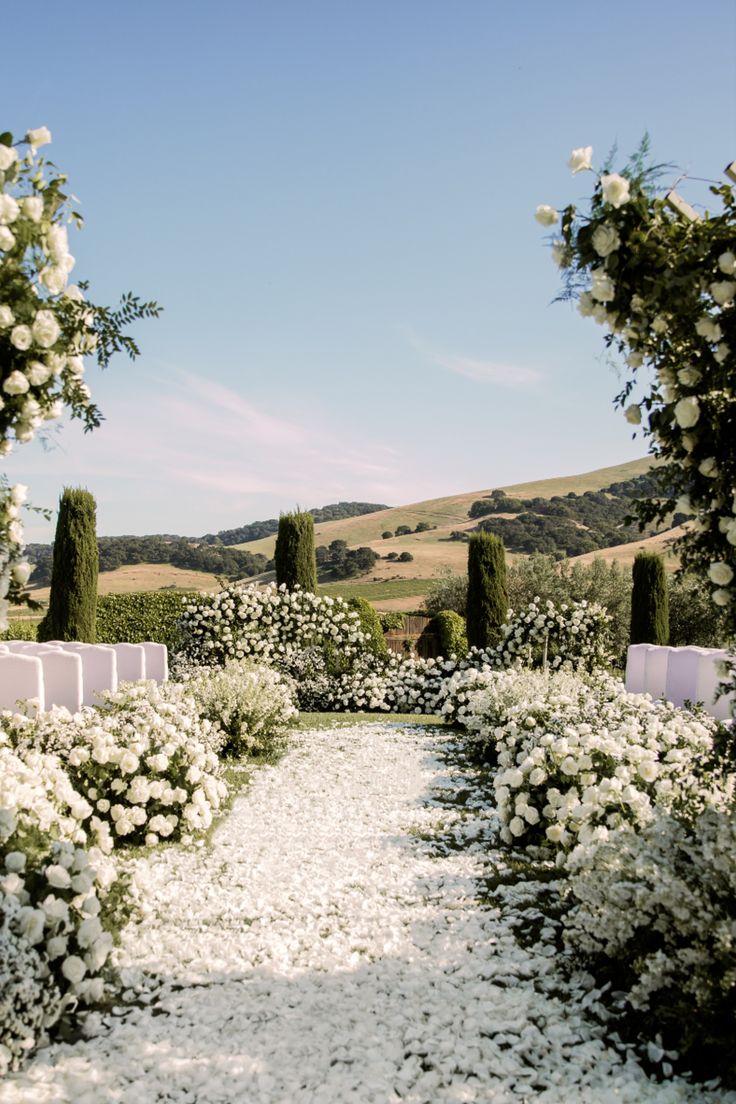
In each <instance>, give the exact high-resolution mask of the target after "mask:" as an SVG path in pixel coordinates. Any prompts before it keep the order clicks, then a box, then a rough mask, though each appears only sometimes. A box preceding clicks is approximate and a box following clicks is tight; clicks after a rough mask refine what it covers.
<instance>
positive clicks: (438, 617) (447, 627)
mask: <svg viewBox="0 0 736 1104" xmlns="http://www.w3.org/2000/svg"><path fill="white" fill-rule="evenodd" d="M427 632H429V633H434V634H435V636H436V637H437V641H438V643H439V649H440V655H441V656H443V657H444V658H445V659H446V658H447V657H448V656H450V655H453V654H454V655H456V656H458V658H459V657H461V656H465V655H467V654H468V634H467V632H466V630H465V618H464V617H461V616H460V614H459V613H455V611H454V610H440V612H439V613H437V614H435V616H434V617H433V618H432V620H431V621H430V623H429V624H428V625H427Z"/></svg>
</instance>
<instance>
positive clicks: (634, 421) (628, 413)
mask: <svg viewBox="0 0 736 1104" xmlns="http://www.w3.org/2000/svg"><path fill="white" fill-rule="evenodd" d="M624 417H625V418H626V421H627V422H630V423H631V425H641V407H640V406H639V404H638V403H632V404H631V406H627V407H626V410H625V411H624Z"/></svg>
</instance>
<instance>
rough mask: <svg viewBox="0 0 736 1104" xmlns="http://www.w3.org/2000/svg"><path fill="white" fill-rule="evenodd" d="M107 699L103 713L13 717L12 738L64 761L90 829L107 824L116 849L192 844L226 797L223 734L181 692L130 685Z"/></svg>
mask: <svg viewBox="0 0 736 1104" xmlns="http://www.w3.org/2000/svg"><path fill="white" fill-rule="evenodd" d="M103 699H104V703H105V707H104V708H103V709H92V708H89V707H85V708H83V709H82V710H81V712H80V713H76V714H74V715H73V716H71V715H70V714H69V713H68V712H67V711H66V710H61V709H54V710H52V711H51V712H50V713H48V714H42V715H41V716H40V717H38V718H32V719H31V718H27V717H22V716H20V715H19V714H15V715H12V716H11V717H10V721H9V725H8V726H7V731H8V734H9V737H10V739H11V741H12V742H13V743H14V744H15V745H16V746H19V747H23V748H27V747H29V746H32V745H35V746H39V747H43V748H44V749H45V750H48V751H53V752H56V753H58V755H59V756H60V758H61V760H62V761H63V763H64V766H65V768H66V769H67V770H68V771H69V774H70V777H71V779H72V781H73V783H74V785H75V787H76V788H77V789H78V790H79V791H80V793H82V794H83V795H84V797H85V799H86V801H87V804H88V808H89V813H88V818H89V819H90V822H92V821H94V822H98V821H101V822H102V823H103V824H105V825H106V826H107V828H108V830H109V832H110V833H111V835H112V838H113V839H114V841H115V844H116V845H118V844H119V843H128V844H142V843H145V844H148V845H149V846H152V845H154V844H156V843H158V842H159V840H160V839H169V840H177V839H183V840H185V841H187V840H190V839H191V838H192V834H193V833H196V832H201V831H204V830H206V829H207V828H208V827H209V826H210V824H211V823H212V820H213V816H214V813H215V812H216V811H217V809H219V807H220V805H221V804H222V801H223V799H224V797H225V794H226V787H225V784H224V782H223V781H222V780H221V778H220V777H219V774H220V765H219V759H218V755H217V751H218V750H219V748H220V746H221V745H222V740H223V737H222V734H221V733H220V731H219V729H217V728H216V727H215V726H213V724H212V723H211V722H210V721H208V720H206V719H202V718H201V717H200V715H199V711H198V709H197V705H196V703H195V701H194V698H193V697H192V696H191V695H189V694H187V692H186V688H185V687H183V686H179V685H177V684H169V683H167V684H165V685H164V686H158V685H157V684H156V683H155V682H153V681H141V682H137V683H127V684H123V685H122V686H121V688H119V689H118V690H117V691H116V692H107V693H105V694H104V695H103ZM6 716H7V714H6ZM82 819H83V821H84V823H86V822H87V818H84V817H83V818H82Z"/></svg>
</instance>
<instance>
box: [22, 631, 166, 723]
mask: <svg viewBox="0 0 736 1104" xmlns="http://www.w3.org/2000/svg"><path fill="white" fill-rule="evenodd" d="M168 674H169V671H168V651H167V648H166V646H165V645H164V644H155V643H153V642H152V641H145V642H144V643H143V644H82V643H77V642H73V641H65V640H49V641H46V642H45V643H43V644H34V643H33V642H32V641H28V640H7V641H3V642H2V643H0V709H12V710H15V709H17V707H18V702H20V701H29V702H30V703H31V704H30V706H29V712H34V711H35V712H38V713H42V712H44V711H45V710H48V709H51V707H52V706H54V705H61V706H65V707H66V708H67V709H68V710H69V711H70V712H71V713H76V712H77V710H79V709H81V707H82V706H83V705H99V704H100V702H101V698H100V694H101V693H102V692H103V691H105V690H117V688H118V683H120V682H129V681H135V680H137V679H144V678H148V679H155V681H156V682H158V683H161V682H164V681H165V680H166V679H167V678H168Z"/></svg>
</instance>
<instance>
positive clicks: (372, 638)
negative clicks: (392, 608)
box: [348, 598, 388, 656]
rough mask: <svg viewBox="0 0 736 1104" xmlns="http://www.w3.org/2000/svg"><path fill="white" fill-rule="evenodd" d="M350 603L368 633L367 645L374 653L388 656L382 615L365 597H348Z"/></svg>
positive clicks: (363, 628)
mask: <svg viewBox="0 0 736 1104" xmlns="http://www.w3.org/2000/svg"><path fill="white" fill-rule="evenodd" d="M348 605H349V606H350V608H351V609H354V610H355V612H356V613H357V614H358V617H359V618H360V627H361V629H362V630H363V632H364V633H365V635H366V642H365V647H366V648H367V649H368V651H369V652H372V653H373V655H377V656H387V655H388V645H387V644H386V638H385V636H384V635H383V625H382V623H381V617H380V616H379V615H378V613H377V611H376V610H375V609H374V608H373V606H372V605H371V604H370V602H367V601H366V599H365V598H348Z"/></svg>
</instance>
